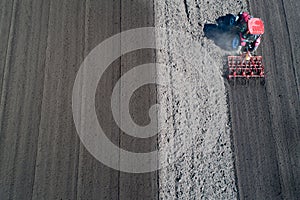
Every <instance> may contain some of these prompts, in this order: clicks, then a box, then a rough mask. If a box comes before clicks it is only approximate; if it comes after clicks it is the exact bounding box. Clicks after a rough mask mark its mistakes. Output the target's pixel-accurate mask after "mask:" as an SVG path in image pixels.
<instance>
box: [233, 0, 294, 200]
mask: <svg viewBox="0 0 300 200" xmlns="http://www.w3.org/2000/svg"><path fill="white" fill-rule="evenodd" d="M249 2H250V10H251V14H253V15H254V16H258V17H261V18H262V19H263V20H264V22H265V34H264V37H263V42H262V44H261V53H262V55H263V57H264V63H265V70H266V79H265V85H263V86H262V85H260V83H259V81H256V82H255V81H249V83H247V84H246V85H241V84H235V85H234V86H228V91H229V104H230V113H231V120H232V133H233V141H234V149H235V158H236V171H237V180H238V188H239V197H240V198H241V199H299V198H300V97H299V91H300V85H299V78H300V68H299V61H300V50H299V47H300V46H299V26H300V23H299V20H297V17H299V14H298V12H299V9H300V2H299V1H297V0H294V1H283V0H271V1H267V0H264V1H255V2H254V1H249Z"/></svg>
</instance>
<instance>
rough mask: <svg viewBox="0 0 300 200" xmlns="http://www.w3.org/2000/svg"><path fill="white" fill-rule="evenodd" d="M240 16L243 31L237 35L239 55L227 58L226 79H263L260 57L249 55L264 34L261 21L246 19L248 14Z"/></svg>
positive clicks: (262, 66)
mask: <svg viewBox="0 0 300 200" xmlns="http://www.w3.org/2000/svg"><path fill="white" fill-rule="evenodd" d="M240 15H242V16H240V17H242V18H243V19H242V20H241V21H242V22H241V26H245V30H244V31H243V30H242V31H241V32H240V33H239V36H240V38H239V40H238V41H237V43H238V44H239V47H238V49H239V51H240V52H239V53H240V55H239V56H228V78H229V79H231V78H247V79H248V78H264V77H265V74H264V65H263V62H262V61H263V59H262V56H254V55H251V54H253V53H254V52H255V51H256V49H257V47H258V46H259V44H260V40H261V36H262V34H264V24H263V21H262V20H261V19H259V18H251V17H249V18H248V19H247V17H248V16H249V14H248V16H247V13H245V12H244V13H242V14H240ZM245 17H246V20H245V19H244V18H245ZM242 29H243V27H242ZM240 30H241V29H240Z"/></svg>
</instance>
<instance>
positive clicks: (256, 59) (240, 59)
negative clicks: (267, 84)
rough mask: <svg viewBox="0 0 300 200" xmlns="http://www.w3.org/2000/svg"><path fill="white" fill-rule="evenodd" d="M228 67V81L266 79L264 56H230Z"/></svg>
mask: <svg viewBox="0 0 300 200" xmlns="http://www.w3.org/2000/svg"><path fill="white" fill-rule="evenodd" d="M228 67H229V68H228V70H229V72H228V79H231V78H246V79H250V78H264V77H265V73H264V65H263V63H262V56H251V57H250V58H248V59H247V58H246V57H245V56H242V55H241V56H228Z"/></svg>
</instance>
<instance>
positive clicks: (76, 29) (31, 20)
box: [0, 0, 300, 200]
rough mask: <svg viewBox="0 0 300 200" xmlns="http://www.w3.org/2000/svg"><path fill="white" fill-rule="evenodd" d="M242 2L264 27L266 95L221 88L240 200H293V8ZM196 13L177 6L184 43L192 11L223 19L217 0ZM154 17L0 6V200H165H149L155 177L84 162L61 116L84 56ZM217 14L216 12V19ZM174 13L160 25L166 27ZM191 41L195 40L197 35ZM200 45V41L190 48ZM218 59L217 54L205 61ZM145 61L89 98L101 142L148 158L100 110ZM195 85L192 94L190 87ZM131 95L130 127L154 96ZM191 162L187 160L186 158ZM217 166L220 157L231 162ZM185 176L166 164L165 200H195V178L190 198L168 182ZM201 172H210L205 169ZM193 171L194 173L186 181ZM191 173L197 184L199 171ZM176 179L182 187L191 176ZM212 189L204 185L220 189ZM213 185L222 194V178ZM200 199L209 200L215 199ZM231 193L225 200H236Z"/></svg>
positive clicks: (298, 170) (114, 70)
mask: <svg viewBox="0 0 300 200" xmlns="http://www.w3.org/2000/svg"><path fill="white" fill-rule="evenodd" d="M165 2H167V0H166V1H165ZM178 2H179V1H178ZM243 2H244V3H245V2H246V1H243ZM249 2H250V4H249V7H250V10H251V12H252V14H253V15H254V16H258V17H261V18H262V19H263V20H264V21H265V25H266V33H265V35H264V39H263V42H262V45H261V48H260V49H261V50H260V51H261V53H262V55H263V56H264V63H265V68H266V80H265V84H264V85H261V84H260V82H259V81H252V82H251V81H249V83H246V84H239V83H236V84H234V85H229V84H227V82H226V81H225V85H226V87H227V90H228V94H229V95H228V102H229V108H230V119H231V124H232V125H231V127H232V139H233V150H234V157H235V166H236V167H235V168H236V181H237V183H236V184H237V186H238V187H237V189H238V197H239V198H240V199H299V198H300V96H299V93H300V68H299V61H300V52H299V51H300V50H299V48H300V44H299V37H298V36H299V34H300V29H299V26H300V24H299V19H298V18H299V14H298V11H299V10H300V2H299V1H298V0H292V1H283V0H271V1H267V0H263V1H255V3H254V2H252V1H249ZM194 4H195V5H194ZM206 4H209V1H203V0H197V1H195V2H194V1H184V0H183V2H182V3H181V5H182V6H183V7H182V8H183V9H184V10H185V11H186V13H185V15H186V16H187V18H184V19H182V21H178V24H180V23H185V25H187V27H189V28H190V30H188V31H190V32H192V33H193V27H198V26H199V25H200V26H201V25H203V24H198V21H197V20H199V19H197V17H194V18H193V16H192V14H193V11H191V10H190V11H189V9H190V8H192V9H194V12H195V13H198V14H199V13H200V14H199V16H200V17H199V18H200V19H201V20H203V21H205V20H204V17H210V18H211V19H214V18H216V17H217V16H219V15H221V14H226V12H227V11H228V9H229V10H230V9H233V8H232V7H231V6H232V5H231V4H229V3H227V4H226V2H225V1H224V2H223V1H222V3H221V2H219V3H216V5H210V6H211V7H210V6H207V7H206V6H205V5H206ZM167 5H168V4H167V3H166V6H167ZM192 5H194V6H195V7H193V6H192ZM219 7H220V8H219ZM154 8H155V6H154V2H153V1H148V0H116V1H115V0H101V1H97V0H86V1H82V0H61V1H58V0H53V1H49V0H23V1H20V0H1V1H0V94H1V97H0V200H2V199H3V200H6V199H159V198H161V199H164V198H163V197H162V195H161V194H160V193H159V187H160V184H161V183H159V180H161V179H160V177H159V173H158V172H152V173H145V174H129V173H123V172H119V171H116V170H113V169H110V168H109V167H107V166H105V165H103V164H101V163H100V162H99V161H97V160H96V159H95V158H94V157H92V156H91V154H90V153H89V152H88V151H87V150H86V149H85V147H84V146H83V145H82V144H81V143H80V140H79V137H78V136H77V134H76V129H75V126H74V122H73V116H72V107H71V106H72V87H73V84H74V80H75V77H76V73H77V71H78V69H79V66H80V64H81V62H82V61H83V59H84V58H85V56H86V55H87V54H88V53H89V52H90V51H91V50H92V49H93V48H94V47H95V46H96V45H98V44H99V43H101V42H102V41H103V40H105V39H107V38H108V37H110V36H112V35H114V34H117V33H119V32H121V31H124V30H128V29H132V28H137V27H144V26H154V25H155V19H154V11H155V10H154ZM201 9H204V10H201ZM216 9H217V10H218V9H223V10H222V12H220V13H217V12H215V11H216ZM236 9H237V8H236ZM245 9H247V8H245ZM166 10H168V9H167V8H166ZM202 11H203V13H204V14H203V13H202ZM180 12H181V11H180ZM206 12H208V14H209V16H206V14H207V13H206ZM174 13H175V12H173V13H170V16H168V17H166V19H169V18H172V14H174ZM188 24H190V26H189V25H188ZM195 30H200V28H199V27H198V28H196V29H194V31H195ZM194 36H195V38H197V37H202V36H199V35H197V33H196V34H195V35H194ZM203 40H204V39H203V38H201V39H200V42H203ZM198 42H199V41H198ZM205 42H206V41H205ZM205 42H204V43H205ZM205 45H207V44H206V43H205ZM204 47H205V46H204ZM210 50H212V49H210ZM218 53H219V51H218V50H217V51H216V52H215V53H214V52H211V54H218ZM215 57H216V58H219V55H216V56H215ZM154 60H155V53H154V52H153V51H151V50H145V51H136V52H132V53H130V54H128V55H125V56H123V57H122V58H120V59H118V60H116V61H115V62H114V63H113V64H112V66H111V67H110V68H109V70H107V72H106V75H107V76H106V77H104V79H102V80H101V82H100V83H99V86H98V89H97V93H96V99H97V102H101V104H100V103H98V104H96V109H97V114H98V119H99V121H100V123H101V124H102V125H103V127H104V129H105V130H107V132H106V134H107V136H108V137H109V138H110V139H111V141H113V142H114V143H115V144H116V145H119V146H120V147H122V148H124V149H126V148H127V149H128V150H130V151H137V152H138V151H150V150H152V149H155V148H156V146H157V144H156V141H155V140H151V141H147V140H132V138H130V137H128V136H127V135H126V134H124V133H123V132H122V131H121V130H120V129H119V128H118V127H117V126H116V124H115V122H114V120H113V118H112V114H111V112H110V111H109V110H106V109H107V108H108V107H109V105H110V102H109V99H107V97H109V96H110V94H111V92H112V89H113V87H114V85H115V84H116V82H117V81H118V79H119V78H120V77H121V75H122V74H124V73H125V72H126V71H128V70H129V69H130V68H131V67H133V66H135V65H138V64H142V63H146V62H151V61H154ZM122 66H125V67H122ZM220 67H221V68H222V66H220ZM216 76H217V75H216ZM194 83H195V84H197V80H196V81H195V80H194ZM102 85H105V87H104V89H103V88H102V89H101V87H100V86H102ZM139 93H140V94H139ZM135 95H136V96H135V97H134V98H133V99H136V102H134V103H133V104H132V111H131V112H133V113H134V114H133V115H134V116H135V119H136V121H137V122H138V123H140V124H143V122H147V120H148V119H144V118H143V116H144V113H141V112H140V110H143V109H141V105H145V106H146V108H149V107H150V106H151V105H152V104H153V103H155V101H156V89H155V88H154V87H153V86H145V87H143V88H142V89H141V90H140V91H138V92H137V94H135ZM140 96H142V97H143V98H139V97H140ZM141 99H142V101H141ZM187 104H188V103H187ZM103 105H104V106H103ZM182 109H184V108H182ZM175 123H178V122H175ZM189 123H190V122H189ZM182 126H183V125H182ZM182 129H184V127H182ZM193 134H194V135H195V137H196V136H197V134H196V133H193ZM207 138H208V139H211V138H209V137H207ZM226 139H227V138H225V140H226ZM192 142H195V143H196V142H197V141H192ZM217 148H218V149H219V146H217ZM228 148H229V147H228ZM192 153H193V150H192V151H190V152H188V153H187V154H188V155H189V154H192ZM193 155H194V154H193ZM226 155H227V157H229V158H230V155H231V154H226ZM227 157H226V158H227ZM217 158H218V159H219V157H217ZM192 159H193V161H196V160H197V159H198V158H197V157H195V158H192ZM220 159H221V160H222V157H220ZM222 162H224V161H222ZM184 165H185V163H184V162H183V163H182V165H181V164H180V165H179V168H176V165H174V166H175V171H172V172H171V173H165V174H167V175H169V176H170V177H167V179H166V180H165V181H169V182H171V181H174V185H175V186H176V187H177V188H172V185H173V183H171V184H170V185H171V187H170V190H174V191H171V192H170V191H165V192H166V194H168V195H170V196H168V195H166V197H169V198H170V199H172V198H173V196H172V194H175V193H176V194H177V191H183V193H184V194H182V195H183V196H185V197H186V195H189V194H190V193H191V195H192V196H190V198H196V199H197V198H200V197H199V196H197V195H198V193H196V192H195V191H191V188H193V189H195V190H196V189H199V188H197V182H196V181H194V179H187V181H186V182H187V183H188V184H192V185H193V187H190V185H184V184H183V185H180V184H181V183H182V182H181V183H180V184H178V183H179V182H176V181H177V179H176V176H177V175H180V170H181V169H184V167H185V166H184ZM199 166H201V164H200V165H199ZM230 166H231V165H230V164H229V167H228V168H229V171H230V169H231V168H230ZM180 167H182V168H180ZM205 167H207V168H209V167H210V165H209V164H207V165H205V166H204V168H203V169H206V168H205ZM178 170H179V171H178ZM195 171H196V172H197V168H194V169H193V170H192V172H195ZM211 171H214V169H211ZM188 173H190V172H189V171H185V172H184V174H185V175H186V174H188ZM197 173H198V175H199V177H200V178H199V180H201V173H202V171H201V172H199V171H198V172H197ZM174 174H175V175H174ZM173 175H174V176H173ZM184 177H187V178H189V175H186V176H184ZM168 178H169V179H168ZM212 179H213V180H212V181H213V182H211V183H214V182H218V181H219V180H218V179H216V178H212ZM221 179H222V181H223V182H225V183H226V180H227V179H226V178H224V177H221ZM184 180H185V179H184ZM224 180H225V181H224ZM228 180H231V177H229V178H228ZM175 182H176V183H175ZM184 183H185V182H184ZM211 183H208V184H210V185H211ZM201 184H203V185H206V184H205V183H201ZM231 184H234V183H231ZM211 188H212V189H213V187H211ZM167 189H168V188H167ZM231 189H232V188H231ZM199 191H200V189H199ZM203 191H205V189H204V190H203ZM207 191H209V192H207V194H208V195H209V194H211V193H213V191H212V190H207ZM188 192H190V193H188ZM201 192H202V188H201V191H200V193H201ZM210 192H211V193H210ZM227 192H228V191H227ZM234 192H235V191H234ZM234 192H231V193H230V195H231V196H235V193H234ZM203 193H204V192H203ZM195 194H197V195H196V196H195ZM220 195H222V194H220ZM206 197H207V196H206ZM174 198H175V197H174ZM203 198H205V197H203ZM207 198H209V197H207Z"/></svg>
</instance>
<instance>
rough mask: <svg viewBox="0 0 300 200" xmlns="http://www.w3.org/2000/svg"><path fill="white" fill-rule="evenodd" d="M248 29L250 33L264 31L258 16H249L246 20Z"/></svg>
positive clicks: (262, 32)
mask: <svg viewBox="0 0 300 200" xmlns="http://www.w3.org/2000/svg"><path fill="white" fill-rule="evenodd" d="M248 30H249V32H250V34H254V35H261V34H264V32H265V27H264V22H263V21H262V20H261V19H259V18H251V19H250V20H249V21H248Z"/></svg>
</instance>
